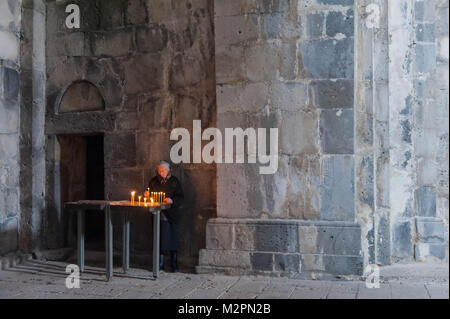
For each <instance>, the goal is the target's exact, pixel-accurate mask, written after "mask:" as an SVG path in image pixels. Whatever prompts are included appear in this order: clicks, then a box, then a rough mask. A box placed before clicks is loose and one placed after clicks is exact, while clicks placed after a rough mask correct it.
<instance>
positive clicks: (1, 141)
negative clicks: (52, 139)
mask: <svg viewBox="0 0 450 319" xmlns="http://www.w3.org/2000/svg"><path fill="white" fill-rule="evenodd" d="M21 5H22V1H6V0H2V1H0V43H1V45H0V114H1V116H0V255H3V254H6V253H9V252H13V251H16V250H17V249H18V246H19V244H18V232H19V223H20V210H19V204H18V203H19V198H20V183H19V172H20V168H19V140H20V127H19V117H20V44H19V42H20V31H21V19H22V15H21Z"/></svg>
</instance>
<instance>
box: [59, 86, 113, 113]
mask: <svg viewBox="0 0 450 319" xmlns="http://www.w3.org/2000/svg"><path fill="white" fill-rule="evenodd" d="M58 100H59V105H58V107H57V112H58V113H68V112H87V111H99V110H104V109H105V100H104V99H103V96H102V94H101V93H100V91H99V89H98V88H97V87H96V86H95V85H94V84H92V83H91V82H89V81H86V80H77V81H74V82H72V83H71V84H69V85H68V86H67V87H66V88H65V90H63V92H62V95H61V98H60V99H58Z"/></svg>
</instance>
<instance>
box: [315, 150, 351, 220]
mask: <svg viewBox="0 0 450 319" xmlns="http://www.w3.org/2000/svg"><path fill="white" fill-rule="evenodd" d="M353 170H354V160H353V157H352V156H342V155H334V156H330V157H325V158H324V159H323V177H322V183H321V186H320V202H321V209H320V212H321V219H323V220H341V221H352V220H353V218H354V216H355V212H354V196H355V194H354V188H355V186H354V173H353V172H354V171H353Z"/></svg>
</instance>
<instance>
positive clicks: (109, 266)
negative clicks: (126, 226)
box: [105, 205, 113, 280]
mask: <svg viewBox="0 0 450 319" xmlns="http://www.w3.org/2000/svg"><path fill="white" fill-rule="evenodd" d="M105 250H106V253H105V255H106V263H105V264H106V265H105V266H106V280H109V279H111V278H112V276H113V229H112V221H111V208H110V207H109V205H107V206H106V207H105Z"/></svg>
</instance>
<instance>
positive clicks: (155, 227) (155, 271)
mask: <svg viewBox="0 0 450 319" xmlns="http://www.w3.org/2000/svg"><path fill="white" fill-rule="evenodd" d="M159 217H160V211H159V210H157V211H155V212H154V213H153V277H154V278H158V277H159Z"/></svg>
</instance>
